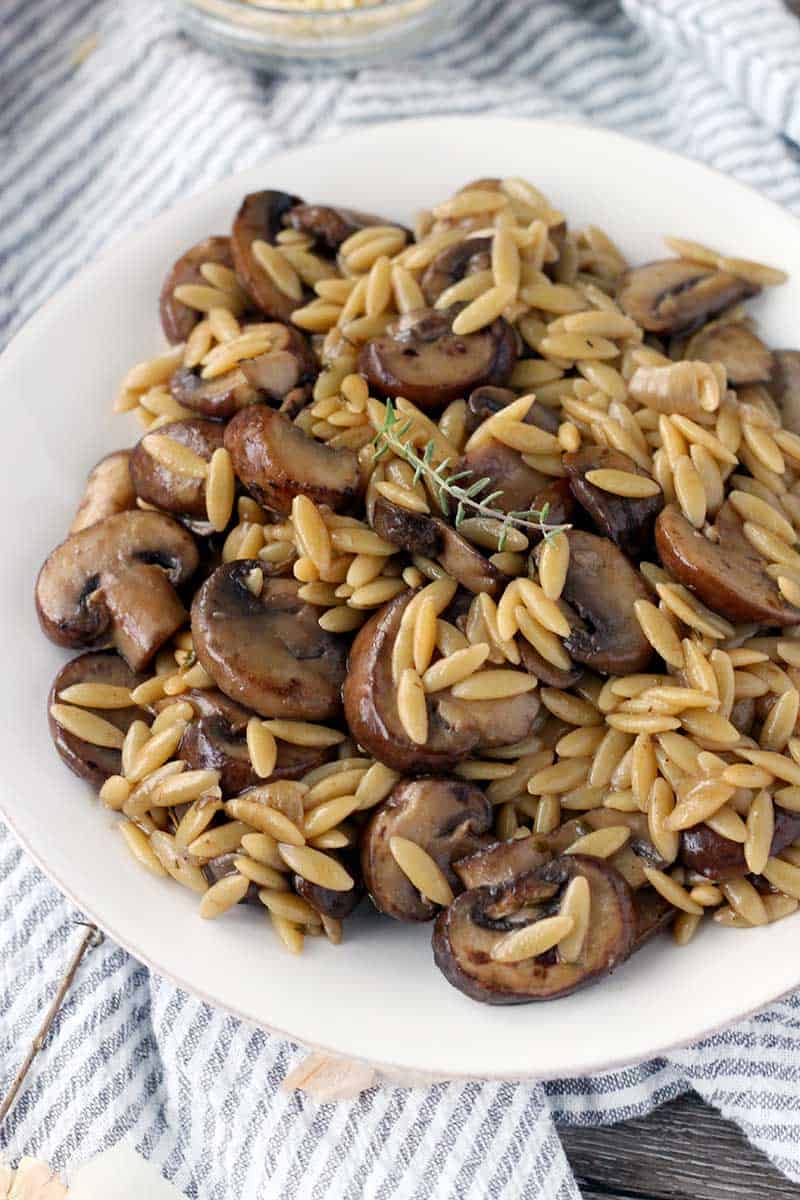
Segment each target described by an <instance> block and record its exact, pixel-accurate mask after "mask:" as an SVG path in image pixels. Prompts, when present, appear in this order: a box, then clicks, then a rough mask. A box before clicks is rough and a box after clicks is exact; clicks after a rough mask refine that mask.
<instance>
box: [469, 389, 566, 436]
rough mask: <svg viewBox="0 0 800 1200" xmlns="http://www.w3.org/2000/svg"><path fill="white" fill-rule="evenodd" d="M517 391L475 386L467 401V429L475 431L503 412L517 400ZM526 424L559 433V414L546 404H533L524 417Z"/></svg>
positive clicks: (546, 431) (470, 431)
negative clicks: (483, 423) (490, 418)
mask: <svg viewBox="0 0 800 1200" xmlns="http://www.w3.org/2000/svg"><path fill="white" fill-rule="evenodd" d="M517 398H518V397H517V393H516V392H514V391H512V390H511V389H510V388H501V387H491V386H490V385H487V386H486V387H479V388H475V391H474V392H472V394H471V395H470V398H469V400H468V401H467V430H468V432H469V433H474V432H475V430H476V429H477V428H478V426H479V425H480V424H481V423H482V422H483V421H487V420H488V419H489V417H493V416H494V415H495V414H496V413H499V412H502V410H503V409H504V408H506V407H507V405H509V404H511V403H512V402H513V401H514V400H516V399H517ZM523 424H524V425H536V426H537V427H538V428H539V429H543V430H544V431H545V433H553V434H555V433H558V426H559V420H558V415H557V414H556V413H555V412H554V411H553V409H552V408H547V406H546V405H544V404H536V403H534V404H532V405H531V406H530V408H529V409H528V411H527V413H526V414H525V416H524V418H523Z"/></svg>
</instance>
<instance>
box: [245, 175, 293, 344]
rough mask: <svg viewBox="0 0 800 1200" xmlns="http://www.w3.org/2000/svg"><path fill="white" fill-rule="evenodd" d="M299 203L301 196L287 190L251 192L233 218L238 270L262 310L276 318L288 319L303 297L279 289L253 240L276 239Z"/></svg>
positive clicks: (279, 319)
mask: <svg viewBox="0 0 800 1200" xmlns="http://www.w3.org/2000/svg"><path fill="white" fill-rule="evenodd" d="M298 204H302V200H301V199H300V197H299V196H290V195H289V194H288V193H287V192H275V191H265V192H251V193H250V195H249V196H245V198H244V200H243V201H242V205H241V208H240V209H239V211H238V213H237V214H236V220H235V221H234V222H233V233H232V236H231V249H232V251H233V261H234V265H235V267H236V274H237V275H238V276H239V278H240V280H241V281H242V284H243V285H244V287H245V289H246V291H247V292H248V294H249V295H250V296H251V298H252V299H253V301H254V302H255V303H256V304H257V305H258V307H259V308H260V309H261V311H262V312H264V313H266V315H267V316H268V317H273V318H274V319H275V320H277V321H288V320H289V318H290V317H291V315H292V313H293V312H294V310H295V309H296V308H298V307H299V306H300V305H301V304H303V303H304V301H303V300H302V299H300V300H295V299H293V298H292V297H291V296H287V295H286V293H285V292H282V291H281V290H280V288H279V287H278V286H277V284H276V283H275V282H274V281H273V279H272V277H271V276H270V275H269V274H268V273H267V272H266V271H265V270H264V268H263V267H262V266H261V264H260V263H259V262H258V260H257V259H256V257H255V255H254V254H253V242H256V241H262V242H269V243H270V244H271V243H273V242H274V241H275V238H276V237H277V235H278V234H279V233H280V231H281V229H283V227H284V218H286V217H287V216H288V214H289V212H290V210H291V209H292V208H294V207H295V206H296V205H298Z"/></svg>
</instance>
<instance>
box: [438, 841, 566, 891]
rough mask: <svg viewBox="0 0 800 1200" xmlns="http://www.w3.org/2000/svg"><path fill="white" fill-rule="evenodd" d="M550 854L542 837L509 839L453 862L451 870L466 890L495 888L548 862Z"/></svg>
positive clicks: (548, 845)
mask: <svg viewBox="0 0 800 1200" xmlns="http://www.w3.org/2000/svg"><path fill="white" fill-rule="evenodd" d="M552 857H553V851H552V849H551V847H550V844H549V842H548V840H547V837H546V836H540V835H538V834H531V835H530V837H524V838H510V839H509V840H508V841H506V842H493V843H492V844H491V845H488V846H482V847H481V848H480V849H478V850H475V851H473V852H472V853H471V854H468V855H467V856H466V857H465V858H462V859H460V860H459V861H458V862H454V863H453V870H454V871H455V873H456V875H457V876H458V878H459V880H460V881H461V884H462V886H463V887H464V889H465V890H466V891H472V890H473V889H474V888H480V887H497V885H498V884H501V883H509V882H510V881H511V880H512V879H517V878H518V877H519V876H520V875H525V874H527V872H528V871H533V870H534V869H535V868H536V867H541V866H542V864H543V863H546V862H550V860H551V859H552Z"/></svg>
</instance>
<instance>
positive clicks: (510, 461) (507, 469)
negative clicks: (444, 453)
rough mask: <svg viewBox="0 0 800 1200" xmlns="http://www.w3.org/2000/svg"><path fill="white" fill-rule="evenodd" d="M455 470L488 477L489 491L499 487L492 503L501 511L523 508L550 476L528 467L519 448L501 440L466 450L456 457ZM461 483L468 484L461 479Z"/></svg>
mask: <svg viewBox="0 0 800 1200" xmlns="http://www.w3.org/2000/svg"><path fill="white" fill-rule="evenodd" d="M455 471H456V472H459V471H470V472H471V473H472V476H473V480H478V479H485V478H486V477H487V476H488V478H489V479H491V480H492V491H495V490H496V489H500V488H502V492H501V494H500V495H499V496H496V497H495V499H494V500H493V501H492V506H493V507H497V508H499V509H500V510H501V511H502V512H527V511H528V509H530V508H532V507H534V500H535V497H536V496H538V494H539V493H540V492H541V491H543V489H544V488H546V487H547V486H548V485H549V483H550V480H549V479H548V477H547V476H546V475H543V474H542V472H541V471H537V470H535V469H534V468H533V467H529V466H528V464H527V463H526V462H525V459H524V458H523V457H522V455H521V454H520V452H519V450H512V449H511V447H510V446H504V445H503V444H502V442H494V441H490V442H484V444H483V445H482V446H476V447H475V449H474V450H468V451H467V453H466V454H464V455H463V456H462V457H461V458H460V459H459V460H458V463H457V465H456V467H455ZM462 482H463V486H468V485H469V484H470V482H472V481H471V480H469V479H465V480H464V481H462Z"/></svg>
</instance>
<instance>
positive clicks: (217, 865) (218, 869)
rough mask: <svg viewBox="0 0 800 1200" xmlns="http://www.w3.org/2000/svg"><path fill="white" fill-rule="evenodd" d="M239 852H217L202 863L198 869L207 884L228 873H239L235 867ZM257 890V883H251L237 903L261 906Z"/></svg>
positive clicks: (224, 876)
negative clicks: (213, 856)
mask: <svg viewBox="0 0 800 1200" xmlns="http://www.w3.org/2000/svg"><path fill="white" fill-rule="evenodd" d="M240 854H241V851H240V850H232V851H229V852H228V853H227V854H218V855H217V857H216V858H212V859H210V860H209V861H208V862H207V863H203V865H202V866H201V868H200V870H201V871H202V872H203V874H204V875H205V877H206V879H207V880H208V884H209V886H211V885H213V884H215V883H219V881H220V879H225V878H226V877H227V876H228V875H238V874H239V872H238V871H237V869H236V860H237V858H239V856H240ZM258 892H259V888H258V884H256V883H251V884H250V886H249V888H248V889H247V891H246V892H245V894H244V896H243V897H242V899H241V900H240V901H239V903H240V904H253V905H257V906H258V907H261V901H260V900H259V898H258ZM262 912H263V909H262Z"/></svg>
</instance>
